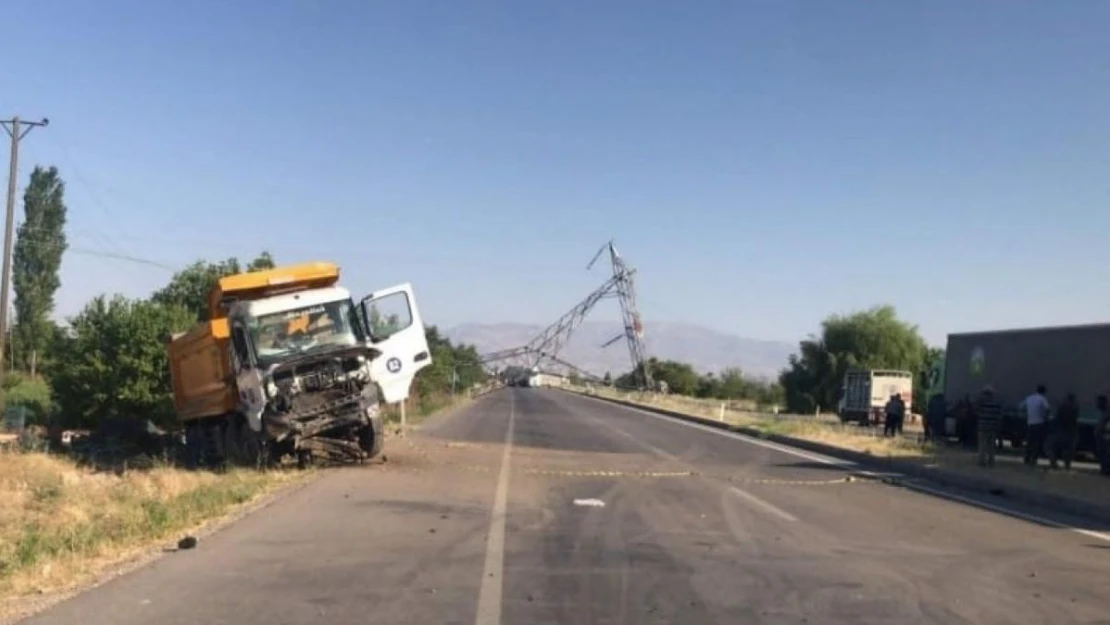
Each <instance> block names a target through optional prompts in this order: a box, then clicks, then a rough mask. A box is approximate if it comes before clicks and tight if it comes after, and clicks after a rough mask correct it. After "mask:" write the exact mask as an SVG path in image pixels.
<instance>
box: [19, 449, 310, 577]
mask: <svg viewBox="0 0 1110 625" xmlns="http://www.w3.org/2000/svg"><path fill="white" fill-rule="evenodd" d="M300 479H304V474H303V473H294V472H288V473H287V472H283V471H269V472H256V471H249V470H233V471H229V472H227V473H221V474H216V473H208V472H199V471H184V470H180V469H173V468H169V467H159V468H155V469H152V470H149V471H132V472H125V473H123V474H122V475H115V474H109V473H93V472H91V471H88V470H85V469H82V468H79V467H77V466H76V465H75V464H73V463H72V462H71V461H69V460H67V459H65V458H61V457H57V456H48V455H46V454H39V453H0V502H3V503H2V505H0V598H12V597H18V596H21V595H27V594H33V593H43V592H48V591H52V590H57V589H62V588H67V587H71V586H73V585H76V584H80V583H82V582H84V581H87V580H89V579H91V578H92V577H95V576H96V574H97V573H99V572H101V571H103V570H104V569H105V568H107V567H110V566H111V565H113V564H116V563H119V562H122V561H124V560H127V559H128V558H130V557H133V556H135V555H137V554H139V553H141V552H144V551H147V550H149V549H150V548H151V547H152V546H153V545H154V544H157V543H158V542H159V541H164V540H166V539H169V538H171V537H172V538H176V537H177V536H178V535H179V534H181V533H184V532H188V531H190V530H194V529H196V528H197V527H198V526H199V525H201V524H203V523H204V522H206V521H209V520H212V519H215V518H219V517H221V516H224V515H226V514H228V513H230V512H232V511H234V509H236V508H238V507H239V506H241V505H243V504H246V503H248V502H251V501H252V500H255V499H257V498H258V497H260V496H261V495H264V494H266V493H268V492H271V491H273V490H275V489H276V488H277V487H280V486H282V485H285V484H289V483H292V482H294V481H296V480H300Z"/></svg>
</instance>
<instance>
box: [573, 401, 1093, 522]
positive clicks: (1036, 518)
mask: <svg viewBox="0 0 1110 625" xmlns="http://www.w3.org/2000/svg"><path fill="white" fill-rule="evenodd" d="M578 396H579V397H585V398H587V399H592V400H594V401H599V402H604V403H606V404H609V405H611V406H617V407H619V408H623V409H625V410H628V411H630V412H636V413H639V414H642V415H647V416H649V417H654V418H656V419H659V420H662V421H666V422H668V423H674V424H677V425H684V426H686V427H690V428H694V429H696V430H702V431H705V432H709V433H711V434H716V435H718V436H725V437H728V438H734V439H736V440H738V441H742V442H745V443H748V444H749V445H755V446H757V447H763V448H765V449H773V450H775V451H779V452H782V453H784V454H789V455H791V456H795V457H797V458H804V459H806V460H811V461H813V462H819V463H821V464H826V465H830V466H837V467H841V468H843V469H845V470H851V471H853V472H855V473H857V474H859V475H865V476H868V477H880V476H882V475H889V473H876V472H873V471H866V470H860V465H859V464H858V463H856V462H852V461H851V460H841V459H839V458H833V457H830V456H825V455H823V454H818V453H813V452H809V451H805V450H801V449H794V448H792V447H787V446H786V445H780V444H778V443H772V442H770V441H764V440H760V439H758V438H753V437H751V436H747V435H745V434H740V433H739V432H732V431H729V430H721V429H718V428H714V427H709V426H707V425H702V424H700V423H694V422H691V421H683V420H682V419H676V418H674V417H668V416H666V415H661V414H658V413H654V412H650V411H648V410H642V409H640V408H633V407H631V406H626V405H624V404H615V403H613V402H610V401H605V400H604V399H598V398H596V397H590V396H589V395H578ZM902 477H903V478H905V476H902ZM903 485H904V486H906V487H907V488H910V489H911V490H917V491H921V492H923V493H928V494H930V495H935V496H937V497H941V498H944V499H949V500H951V501H958V502H960V503H964V504H967V505H971V506H976V507H979V508H982V509H985V510H990V511H992V512H997V513H999V514H1005V515H1008V516H1012V517H1016V518H1019V519H1023V520H1025V521H1030V522H1032V523H1038V524H1041V525H1046V526H1048V527H1055V528H1057V529H1063V530H1067V531H1069V532H1073V533H1076V534H1080V535H1082V536H1087V537H1088V538H1095V539H1098V540H1102V541H1106V542H1110V533H1107V532H1096V531H1094V530H1087V529H1083V528H1081V527H1075V526H1074V525H1070V524H1068V523H1063V522H1061V521H1056V520H1053V519H1049V518H1046V517H1042V516H1040V515H1036V514H1030V513H1028V512H1021V511H1020V510H1014V509H1013V508H1007V507H1005V506H1000V505H997V504H993V503H988V502H986V501H983V500H981V499H976V498H973V497H965V496H963V495H959V494H956V493H951V492H948V491H945V490H941V489H937V488H933V487H930V486H925V485H923V484H921V483H920V482H919V481H906V482H903Z"/></svg>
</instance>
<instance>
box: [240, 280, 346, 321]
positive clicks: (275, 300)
mask: <svg viewBox="0 0 1110 625" xmlns="http://www.w3.org/2000/svg"><path fill="white" fill-rule="evenodd" d="M350 299H351V292H350V291H348V290H347V289H345V288H343V287H339V286H333V287H327V288H323V289H310V290H308V291H298V292H296V293H286V294H284V295H275V296H273V297H267V298H265V299H257V300H251V301H245V302H239V303H237V304H235V307H234V310H235V311H236V312H241V313H243V314H246V315H248V316H251V317H261V316H264V315H271V314H273V313H278V312H283V311H286V310H294V309H297V308H305V307H307V306H319V305H320V304H329V303H331V302H337V301H340V300H345V301H350Z"/></svg>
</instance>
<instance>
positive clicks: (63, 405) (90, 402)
mask: <svg viewBox="0 0 1110 625" xmlns="http://www.w3.org/2000/svg"><path fill="white" fill-rule="evenodd" d="M194 322H195V316H194V314H193V311H190V310H187V309H185V308H184V307H181V306H176V305H163V304H159V303H156V302H152V301H148V300H128V299H126V298H124V297H122V296H119V295H117V296H114V297H112V298H107V297H105V296H103V295H101V296H98V297H96V298H94V299H93V300H92V301H91V302H89V303H88V304H87V305H86V306H85V308H84V310H82V311H81V312H80V313H79V314H78V315H77V316H75V317H73V318H72V319H70V332H69V335H68V336H67V337H66V338H65V339H63V340H61V341H59V353H58V358H57V359H56V361H55V365H54V366H52V367H51V370H50V371H49V374H50V379H51V382H52V383H53V384H52V385H53V388H54V398H55V400H56V402H57V404H58V407H59V409H60V411H61V416H62V420H63V422H64V423H65V425H67V426H70V427H95V426H96V424H97V423H98V422H99V420H100V419H102V418H104V417H109V416H122V417H131V416H133V417H136V418H149V419H151V420H152V421H154V422H156V423H163V424H166V423H173V422H174V419H173V405H172V398H171V394H170V375H169V368H168V364H167V359H166V342H165V340H166V336H167V335H168V334H171V333H173V332H179V331H182V330H185V329H187V328H188V327H190V326H191V325H193V323H194Z"/></svg>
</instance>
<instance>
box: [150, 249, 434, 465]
mask: <svg viewBox="0 0 1110 625" xmlns="http://www.w3.org/2000/svg"><path fill="white" fill-rule="evenodd" d="M338 282H339V267H338V266H337V265H335V264H334V263H329V262H312V263H304V264H299V265H291V266H286V267H279V268H276V269H270V270H265V271H253V272H248V273H241V274H236V275H232V276H227V277H224V278H221V279H220V280H219V281H218V282H217V284H216V286H215V287H213V289H212V291H211V293H210V294H209V298H208V320H207V321H204V322H202V323H200V324H199V325H198V326H197V327H196V328H194V329H193V330H192V331H190V332H187V333H182V334H179V335H175V336H173V337H172V338H171V339H170V342H169V345H168V356H169V367H170V377H171V379H172V383H173V399H174V406H175V408H176V411H177V415H178V417H179V418H180V420H181V421H182V423H183V424H184V429H185V439H186V455H187V459H188V462H189V464H191V465H193V466H197V465H211V464H219V463H223V462H230V463H235V464H249V465H250V464H253V465H258V464H260V463H267V462H272V461H276V460H279V459H280V458H281V457H283V456H287V455H289V456H293V457H295V458H297V460H298V461H300V462H301V463H306V462H311V461H312V459H313V458H314V457H320V456H329V457H333V458H336V457H338V458H347V459H358V460H361V459H366V458H372V457H374V456H377V455H378V454H379V453H380V452H381V449H382V440H383V428H382V418H381V416H380V414H379V412H378V410H379V402H380V401H384V402H386V403H390V404H392V403H397V402H400V401H403V400H404V399H406V398H407V397H408V394H409V387H410V386H411V384H412V380H413V377H414V376H415V375H416V372H417V371H419V370H420V369H422V368H424V367H426V366H428V365H430V364H431V362H432V359H431V354H430V352H429V349H428V343H427V340H426V338H425V335H424V325H423V323H422V322H421V319H420V313H419V311H418V309H417V306H416V301H415V299H414V297H413V292H412V287H411V286H410V285H408V284H401V285H398V286H394V287H390V288H388V289H384V290H381V291H378V292H376V293H373V294H371V295H369V296H367V297H365V298H363V299H362V300H361V301H360V303H359V304H358V305H356V304H355V303H354V302H353V301H352V299H351V294H350V292H349V291H348V290H347V289H345V288H343V287H341V286H339V285H338Z"/></svg>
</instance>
